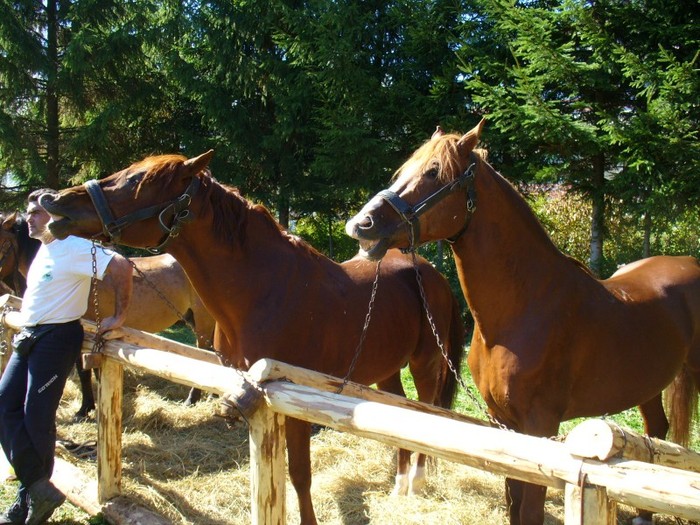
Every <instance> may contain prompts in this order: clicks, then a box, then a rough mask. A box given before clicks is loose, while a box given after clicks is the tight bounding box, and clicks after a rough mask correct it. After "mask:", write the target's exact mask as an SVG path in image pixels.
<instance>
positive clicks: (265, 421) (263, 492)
mask: <svg viewBox="0 0 700 525" xmlns="http://www.w3.org/2000/svg"><path fill="white" fill-rule="evenodd" d="M249 423H250V492H251V507H250V513H251V517H250V523H251V524H252V525H284V524H285V522H286V517H287V511H286V508H285V503H286V502H285V499H286V491H285V476H286V472H285V462H284V451H285V433H284V416H282V415H281V414H278V413H276V412H273V411H272V410H270V409H269V408H268V407H267V406H266V405H263V406H262V407H261V408H259V409H258V410H257V411H256V412H255V413H253V414H252V415H251V417H250V419H249Z"/></svg>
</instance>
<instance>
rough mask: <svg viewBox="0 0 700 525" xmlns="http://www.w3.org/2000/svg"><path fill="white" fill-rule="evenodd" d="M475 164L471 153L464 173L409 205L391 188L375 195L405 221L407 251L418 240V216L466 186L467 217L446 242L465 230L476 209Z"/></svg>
mask: <svg viewBox="0 0 700 525" xmlns="http://www.w3.org/2000/svg"><path fill="white" fill-rule="evenodd" d="M475 166H476V159H475V155H474V153H473V152H472V153H471V162H470V164H469V166H468V167H467V169H466V170H464V173H462V174H461V175H460V176H459V177H457V178H456V179H455V180H453V181H452V182H450V183H448V184H446V185H445V186H443V187H442V188H440V189H439V190H437V191H435V192H434V193H432V194H431V195H429V196H428V197H426V198H425V199H423V200H422V201H420V202H419V203H418V204H415V205H414V206H411V205H410V204H408V203H407V202H406V201H405V200H403V199H402V198H401V197H400V196H399V194H398V193H396V192H394V191H391V190H382V191H380V192H379V193H378V194H377V196H378V197H381V198H382V199H384V200H385V201H386V202H387V203H388V204H389V205H390V206H391V207H392V208H393V209H394V211H396V213H398V215H399V217H401V220H402V221H403V222H405V223H406V226H407V227H408V228H409V233H410V237H409V238H410V243H411V245H410V247H409V248H408V251H412V250H414V249H415V246H414V245H415V243H417V242H419V241H420V220H419V218H420V216H421V215H423V214H424V213H425V212H427V211H428V210H429V209H430V208H432V207H433V206H435V205H436V204H437V203H439V202H440V201H441V200H442V199H444V198H445V197H447V196H448V195H449V194H450V193H452V192H453V191H455V190H459V189H462V188H466V193H467V203H466V208H467V217H466V219H465V222H464V225H463V226H462V228H461V229H460V230H459V231H458V232H457V233H456V234H455V235H453V236H452V237H449V238H447V239H446V240H447V242H449V243H454V242H455V241H457V239H459V237H461V236H462V234H463V233H464V232H465V231H466V230H467V226H469V222H470V220H471V217H472V214H473V213H474V211H475V210H476V189H475V188H474V167H475Z"/></svg>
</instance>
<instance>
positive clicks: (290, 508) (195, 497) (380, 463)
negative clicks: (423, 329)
mask: <svg viewBox="0 0 700 525" xmlns="http://www.w3.org/2000/svg"><path fill="white" fill-rule="evenodd" d="M124 385H125V388H124V434H123V452H124V453H123V460H122V461H123V490H124V493H125V494H126V495H128V496H129V497H130V498H131V499H132V500H135V501H138V502H140V503H141V504H142V505H144V506H146V507H148V508H151V509H152V510H154V511H156V512H157V513H159V514H160V515H162V516H164V517H166V518H168V519H170V520H171V521H172V522H173V523H174V524H196V525H224V524H236V525H239V524H245V523H249V522H250V514H249V509H250V502H249V479H248V476H249V465H248V459H249V457H248V439H247V438H248V436H247V428H246V427H245V426H244V425H239V426H237V427H236V428H233V429H231V428H228V427H227V425H226V423H225V422H224V421H223V420H222V419H220V418H218V417H216V416H215V415H214V414H215V413H216V411H217V408H218V405H217V400H216V399H209V400H205V401H203V402H201V403H200V404H199V405H197V406H195V407H185V406H184V405H183V404H182V400H183V399H185V397H186V394H187V389H186V388H185V387H184V386H180V385H175V384H172V383H168V382H165V381H163V380H160V379H157V378H153V377H151V376H147V375H144V374H140V373H138V372H134V371H131V370H126V371H125V375H124ZM79 401H80V399H79V390H78V388H77V381H73V380H71V381H69V384H68V386H67V388H66V394H65V396H64V399H63V401H62V404H61V407H60V409H59V428H58V437H59V439H61V440H69V441H73V442H75V443H84V442H88V441H90V440H94V439H96V437H97V435H96V434H97V431H96V426H95V423H94V421H88V422H84V423H72V422H71V418H72V415H73V414H74V413H75V411H76V410H77V409H78V406H79ZM311 454H312V469H313V475H314V476H313V489H312V490H313V493H312V494H313V500H314V506H315V509H316V514H317V516H318V519H319V522H320V523H324V524H328V525H334V524H337V525H340V524H342V525H355V524H357V525H359V524H379V525H385V524H386V525H402V524H421V525H453V524H455V525H456V524H467V523H468V524H474V525H479V524H488V525H495V524H505V523H507V522H508V519H507V513H506V509H505V504H504V501H503V478H502V477H500V476H495V475H491V474H488V473H482V472H480V471H478V470H475V469H471V468H469V467H465V466H462V465H456V464H452V463H449V462H446V461H439V462H438V461H436V462H432V463H431V464H430V468H429V470H428V476H429V477H428V483H427V488H426V493H425V495H424V497H410V498H393V497H391V496H390V492H391V490H392V488H393V483H394V469H395V467H394V465H395V459H394V450H393V449H391V448H389V447H387V446H386V445H383V444H380V443H377V442H375V441H371V440H366V439H362V438H358V437H355V436H352V435H350V434H342V433H339V432H336V431H334V430H331V429H324V430H321V431H320V432H318V433H317V434H316V435H315V436H313V437H312V450H311ZM61 457H62V458H64V459H67V460H69V461H71V462H72V463H74V464H76V465H78V466H80V468H82V469H84V470H85V471H86V472H87V473H89V474H90V475H92V476H96V468H95V463H94V462H91V461H89V460H85V459H75V458H74V457H72V456H71V455H69V454H67V453H65V452H63V453H61ZM562 498H563V496H562V493H561V491H555V490H550V491H549V492H548V501H547V507H546V512H547V517H546V520H545V523H546V524H555V523H562V522H563V499H562ZM287 514H288V520H287V522H288V523H289V524H297V523H299V516H298V510H297V500H296V495H295V492H294V489H293V488H292V486H291V483H290V482H288V483H287ZM629 517H630V515H629V514H628V513H625V517H624V518H623V522H624V520H627V519H628V518H629ZM657 523H665V521H663V522H662V521H658V522H657ZM668 523H672V521H668Z"/></svg>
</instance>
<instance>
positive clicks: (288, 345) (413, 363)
mask: <svg viewBox="0 0 700 525" xmlns="http://www.w3.org/2000/svg"><path fill="white" fill-rule="evenodd" d="M211 155H212V152H208V153H205V154H204V155H201V156H199V157H197V158H194V159H186V158H185V157H182V156H179V155H165V156H158V157H150V158H147V159H145V160H143V161H141V162H138V163H136V164H134V165H132V166H130V167H129V168H127V169H125V170H123V171H121V172H118V173H115V174H113V175H111V176H109V177H106V178H104V179H102V180H100V181H90V182H88V183H86V184H85V185H83V186H77V187H74V188H70V189H67V190H63V191H62V192H61V193H60V195H59V196H58V197H51V198H42V201H41V204H42V205H43V206H45V207H46V209H47V210H48V211H49V212H50V213H51V214H52V215H53V218H54V219H53V221H52V222H51V225H50V228H51V231H52V232H53V233H54V235H56V236H57V237H58V238H64V237H66V236H67V235H79V236H82V237H97V238H103V239H104V238H106V237H112V238H118V239H119V242H121V243H123V244H127V245H131V246H140V247H148V246H153V245H156V244H157V245H158V246H159V247H161V248H163V247H166V249H167V251H168V252H169V253H171V254H172V255H173V256H175V258H176V259H177V260H178V261H179V262H180V264H182V266H183V268H185V271H186V272H187V275H188V276H189V277H190V279H191V280H192V283H193V284H194V286H195V288H196V289H197V291H198V292H199V294H200V296H201V297H202V299H203V300H204V302H205V304H206V306H207V308H208V309H209V311H210V312H211V313H212V315H213V316H214V318H215V319H216V321H217V325H218V326H219V327H220V328H221V329H222V331H223V333H224V335H225V337H226V339H227V340H228V341H229V343H230V345H231V346H232V347H233V348H235V349H238V350H239V351H240V353H241V355H242V356H243V357H244V358H245V362H246V363H247V364H250V363H253V362H255V361H257V360H258V359H260V358H263V357H269V358H274V359H279V360H281V361H285V362H288V363H291V364H294V365H297V366H301V367H304V368H308V369H312V370H318V371H321V372H324V373H328V374H332V375H335V376H339V377H345V376H346V374H348V371H349V370H350V366H351V362H352V361H353V357H355V356H356V349H357V348H358V346H359V341H360V338H361V333H362V330H363V325H364V320H365V316H366V314H367V310H368V304H369V300H370V297H371V295H372V288H373V281H374V277H375V272H376V264H374V263H371V262H369V261H367V260H365V259H364V258H354V259H351V260H349V261H346V262H345V263H342V264H337V263H335V262H333V261H332V260H330V259H328V258H326V257H325V256H323V255H322V254H321V253H319V252H317V251H316V250H314V249H313V248H311V247H310V246H309V245H308V244H306V243H305V242H303V241H302V240H300V239H299V238H297V237H294V236H292V235H289V234H287V233H286V232H285V231H283V230H282V229H281V227H280V226H279V224H278V223H277V222H275V220H274V219H273V218H272V216H271V215H270V213H269V212H268V210H267V209H265V208H264V207H262V206H259V205H254V204H251V203H250V202H248V201H247V200H245V199H244V198H243V197H241V196H240V195H239V194H238V193H237V191H236V190H234V189H232V188H228V187H226V186H224V185H222V184H219V183H218V182H216V181H215V180H214V179H212V178H211V177H210V175H209V173H208V170H207V166H208V163H209V160H210V158H211ZM92 199H94V204H93V200H92ZM97 210H99V214H98V211H97ZM101 217H102V218H101ZM114 217H116V219H115V218H114ZM134 222H136V224H134ZM164 231H165V235H164V233H163V232H164ZM418 265H419V269H420V272H421V274H422V279H423V285H424V289H425V293H426V296H427V299H428V304H429V305H430V309H431V312H432V315H433V317H434V319H435V324H436V328H437V331H438V333H439V334H440V336H441V339H442V341H443V342H444V344H445V351H446V352H447V353H448V355H449V357H450V358H451V360H452V361H453V362H455V363H457V362H459V360H460V358H461V355H462V353H463V350H464V345H463V342H464V341H463V340H464V327H463V324H462V321H461V318H460V313H459V306H458V303H457V301H456V299H455V297H454V295H453V294H452V292H451V290H450V288H449V285H448V283H447V281H446V280H445V278H444V277H443V276H442V275H441V274H440V273H439V272H437V271H436V270H435V269H434V268H433V267H432V266H431V265H430V264H429V263H428V262H427V261H425V260H422V259H421V260H419V262H418ZM377 291H378V293H377V294H376V297H375V303H374V308H373V310H372V314H371V319H370V323H369V327H368V331H367V333H366V339H365V341H364V344H363V345H362V347H361V350H362V351H361V353H360V354H359V358H358V359H357V361H356V365H355V368H354V370H353V371H352V375H351V379H352V380H353V381H357V382H360V383H364V384H368V385H369V384H375V383H376V384H377V385H378V386H379V388H381V389H383V390H387V391H389V392H393V393H397V394H403V388H402V385H401V380H400V370H401V368H402V367H403V366H404V365H405V364H406V363H408V364H409V367H410V370H411V372H412V375H413V380H414V382H415V384H416V389H417V391H418V396H419V399H420V400H422V401H426V402H430V403H438V404H440V405H441V406H443V407H448V406H450V405H451V402H452V398H453V395H454V392H455V390H456V388H455V383H456V379H455V378H454V376H453V374H451V373H449V372H448V369H447V365H446V362H445V359H443V357H442V355H441V351H440V349H439V348H438V345H437V343H436V340H435V336H434V335H433V333H432V331H431V328H430V325H429V323H428V321H427V320H426V316H425V315H424V312H423V306H422V301H421V297H420V294H419V292H418V285H417V280H416V274H415V271H414V268H413V264H412V259H411V257H407V256H404V255H401V254H399V253H398V252H396V253H391V254H389V255H388V257H387V258H386V259H385V261H384V262H383V263H382V265H381V273H380V279H379V287H378V290H377ZM286 438H287V447H288V457H289V473H290V478H291V480H292V483H293V485H294V488H295V490H296V492H297V496H298V499H299V509H300V514H301V522H302V523H304V524H314V523H316V517H315V514H314V510H313V505H312V502H311V466H310V457H309V445H310V425H309V424H308V423H306V422H303V421H298V420H293V419H288V420H287V423H286ZM409 459H410V458H409V453H408V452H406V451H404V452H402V453H400V454H399V461H398V467H397V484H398V485H401V484H402V480H403V479H404V478H405V477H406V475H407V470H408V464H409ZM422 461H423V460H422V459H421V460H419V463H418V468H417V469H416V467H415V466H414V469H413V471H412V472H411V475H416V476H418V477H420V476H421V475H422ZM399 490H401V489H399Z"/></svg>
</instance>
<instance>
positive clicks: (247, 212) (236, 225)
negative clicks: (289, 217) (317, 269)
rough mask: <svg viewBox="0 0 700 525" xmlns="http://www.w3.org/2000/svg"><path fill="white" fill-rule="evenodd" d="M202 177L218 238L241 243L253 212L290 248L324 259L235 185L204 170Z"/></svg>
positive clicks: (244, 238)
mask: <svg viewBox="0 0 700 525" xmlns="http://www.w3.org/2000/svg"><path fill="white" fill-rule="evenodd" d="M203 180H206V181H207V184H206V185H207V192H206V194H205V200H206V201H207V202H208V203H209V207H210V209H211V212H212V213H213V217H214V232H215V235H216V236H217V237H219V238H220V239H221V240H222V241H224V242H228V243H234V242H238V243H240V244H245V242H246V232H247V226H248V221H249V218H250V216H251V214H256V215H257V216H259V217H262V218H263V220H264V222H265V223H267V224H268V225H269V226H270V228H271V229H272V230H273V231H275V232H277V233H278V234H279V235H280V237H282V238H283V239H285V240H286V241H287V242H289V243H290V244H291V245H292V246H293V247H294V248H296V249H302V250H305V251H306V252H307V253H308V254H309V255H310V256H312V257H313V258H323V259H326V256H325V255H323V254H322V253H321V252H319V251H318V250H317V249H316V248H314V247H313V246H311V245H310V244H309V243H308V242H306V241H305V240H303V239H302V238H301V237H298V236H297V235H293V234H290V233H289V232H287V230H285V229H284V228H283V227H282V226H281V225H280V223H278V222H277V221H276V220H275V218H274V217H273V216H272V214H271V213H270V211H269V210H268V209H267V208H266V207H265V206H263V205H262V204H255V203H252V202H250V201H249V200H248V199H246V198H245V197H243V196H242V195H241V193H240V191H239V190H238V188H236V187H233V186H227V185H226V184H222V183H221V182H218V181H217V180H216V179H215V178H214V177H212V176H211V173H209V172H207V173H205V174H204V177H203Z"/></svg>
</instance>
